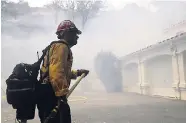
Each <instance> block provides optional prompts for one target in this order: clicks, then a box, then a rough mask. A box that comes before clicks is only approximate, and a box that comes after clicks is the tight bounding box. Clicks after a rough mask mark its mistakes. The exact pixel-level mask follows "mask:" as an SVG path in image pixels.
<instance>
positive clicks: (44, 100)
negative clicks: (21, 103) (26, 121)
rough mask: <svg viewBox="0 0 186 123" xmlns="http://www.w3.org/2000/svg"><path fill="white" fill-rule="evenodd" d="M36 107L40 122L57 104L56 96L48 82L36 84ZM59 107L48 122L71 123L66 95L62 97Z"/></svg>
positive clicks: (42, 122)
mask: <svg viewBox="0 0 186 123" xmlns="http://www.w3.org/2000/svg"><path fill="white" fill-rule="evenodd" d="M37 97H38V98H37V108H38V113H39V118H40V121H41V123H44V120H45V119H46V117H48V116H49V114H50V113H51V111H52V110H53V108H54V107H55V106H56V105H57V102H58V98H57V97H56V96H55V94H54V91H53V89H52V87H51V85H49V84H44V85H42V84H41V85H39V86H38V96H37ZM62 99H63V102H61V105H60V109H59V111H58V112H57V115H56V116H55V117H53V118H50V119H49V121H48V123H71V112H70V107H69V105H68V102H67V98H66V96H64V97H62Z"/></svg>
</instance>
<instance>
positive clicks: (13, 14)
mask: <svg viewBox="0 0 186 123" xmlns="http://www.w3.org/2000/svg"><path fill="white" fill-rule="evenodd" d="M29 10H30V7H29V5H28V3H27V2H24V1H23V0H20V1H19V2H18V3H14V2H7V1H6V0H4V1H1V11H2V15H1V16H2V18H3V20H6V19H7V18H14V19H15V20H16V19H17V17H18V16H22V15H24V14H26V13H28V12H29Z"/></svg>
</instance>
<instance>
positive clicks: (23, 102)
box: [6, 41, 65, 119]
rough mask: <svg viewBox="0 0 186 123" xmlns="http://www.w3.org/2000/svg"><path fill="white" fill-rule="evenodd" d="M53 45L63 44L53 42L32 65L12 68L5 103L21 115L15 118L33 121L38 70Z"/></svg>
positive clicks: (18, 65) (20, 64)
mask: <svg viewBox="0 0 186 123" xmlns="http://www.w3.org/2000/svg"><path fill="white" fill-rule="evenodd" d="M53 43H65V42H63V41H53V42H52V43H51V44H50V45H48V46H47V47H46V48H45V49H44V50H43V54H42V56H41V57H40V58H39V60H38V61H37V62H35V63H34V64H26V63H19V64H17V65H16V66H15V67H14V69H13V72H12V74H11V75H10V76H9V77H8V79H7V80H6V84H7V88H6V96H7V102H8V103H9V104H11V105H12V107H13V108H14V109H17V115H19V114H21V116H16V117H17V118H18V117H20V118H24V119H33V118H34V116H35V106H36V95H37V94H36V91H35V89H36V85H37V83H38V79H37V77H38V74H39V70H40V64H41V62H42V61H43V59H44V56H45V55H46V53H47V51H48V50H49V49H50V46H51V45H52V44H53ZM29 110H30V111H29ZM22 115H24V116H22Z"/></svg>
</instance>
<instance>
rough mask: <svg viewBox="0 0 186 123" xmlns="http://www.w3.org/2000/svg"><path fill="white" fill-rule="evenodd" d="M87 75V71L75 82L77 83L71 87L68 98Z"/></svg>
mask: <svg viewBox="0 0 186 123" xmlns="http://www.w3.org/2000/svg"><path fill="white" fill-rule="evenodd" d="M84 77H85V73H83V74H82V75H81V76H80V77H79V78H78V79H77V81H76V82H75V84H74V85H73V86H72V87H71V88H70V90H69V93H68V94H67V98H68V97H69V96H70V95H71V93H72V92H73V91H74V89H75V88H76V87H77V85H78V84H79V83H80V81H81V80H82V79H83V78H84Z"/></svg>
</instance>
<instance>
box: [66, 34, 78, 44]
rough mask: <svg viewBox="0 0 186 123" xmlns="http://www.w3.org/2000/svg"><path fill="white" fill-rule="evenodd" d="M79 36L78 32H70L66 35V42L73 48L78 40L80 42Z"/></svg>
mask: <svg viewBox="0 0 186 123" xmlns="http://www.w3.org/2000/svg"><path fill="white" fill-rule="evenodd" d="M78 38H79V36H78V35H77V32H76V31H68V32H67V33H66V40H67V41H68V43H69V44H70V45H71V46H74V45H76V44H77V40H78Z"/></svg>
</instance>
